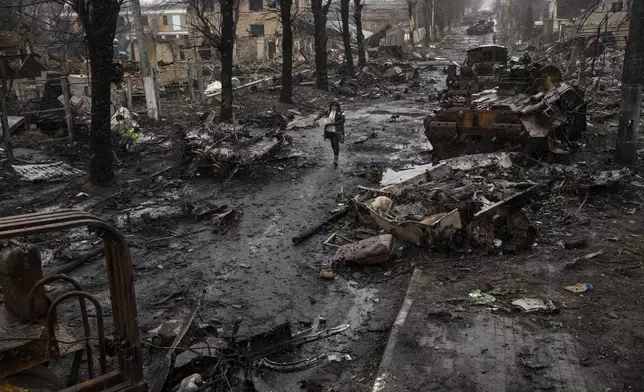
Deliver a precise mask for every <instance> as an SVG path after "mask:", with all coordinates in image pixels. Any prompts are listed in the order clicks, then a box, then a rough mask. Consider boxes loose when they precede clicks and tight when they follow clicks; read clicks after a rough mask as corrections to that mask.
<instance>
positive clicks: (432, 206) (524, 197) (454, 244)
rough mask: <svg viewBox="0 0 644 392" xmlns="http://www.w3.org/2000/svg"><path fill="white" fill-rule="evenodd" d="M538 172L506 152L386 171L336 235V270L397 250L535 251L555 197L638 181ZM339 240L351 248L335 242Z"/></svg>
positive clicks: (619, 174) (625, 174) (562, 168)
mask: <svg viewBox="0 0 644 392" xmlns="http://www.w3.org/2000/svg"><path fill="white" fill-rule="evenodd" d="M533 164H534V161H532V160H531V159H530V158H527V157H525V156H523V155H521V154H518V153H505V152H503V153H493V154H475V155H466V156H461V157H458V158H451V159H446V160H443V161H441V162H440V163H438V164H428V165H422V166H417V167H414V168H411V169H408V170H403V171H400V172H395V171H392V170H388V171H386V172H385V173H384V174H383V179H382V181H381V183H380V185H381V188H380V189H370V188H364V187H361V188H360V191H359V193H358V195H357V196H355V197H354V198H352V199H351V200H350V201H349V202H348V203H347V204H348V205H350V206H351V208H350V209H351V210H352V211H353V212H355V217H354V219H353V220H352V219H344V220H343V221H341V222H340V223H338V224H336V225H335V230H336V231H335V232H333V233H332V234H331V237H329V239H327V241H325V244H326V245H331V246H336V247H338V250H337V252H336V255H335V256H334V258H333V263H334V265H337V264H339V263H354V264H383V263H385V262H387V261H388V260H389V259H390V256H391V254H392V253H393V248H394V243H398V244H407V245H414V246H421V247H426V248H431V249H432V252H444V253H469V252H477V253H495V254H496V253H501V252H508V253H513V252H517V251H520V250H522V249H529V248H531V247H533V246H534V245H535V240H536V238H537V235H538V230H537V226H538V225H540V224H542V223H541V222H539V223H536V221H537V220H540V219H537V217H538V215H541V214H547V213H548V212H547V211H546V210H544V209H543V207H544V205H547V204H548V203H550V196H551V194H553V193H557V194H558V195H562V194H570V195H571V197H577V196H576V195H577V194H579V193H585V194H590V193H592V192H600V191H603V190H606V189H616V188H617V187H619V186H620V185H621V184H624V183H626V180H627V179H628V178H629V177H630V176H631V172H630V171H629V170H627V169H623V170H612V171H601V172H591V171H588V170H582V169H580V168H579V167H575V166H566V165H545V164H542V165H533ZM531 166H532V167H531ZM558 199H559V201H561V200H560V197H558ZM542 218H543V217H542ZM561 219H564V217H562V218H561ZM533 222H535V223H533ZM383 235H391V236H393V238H392V239H395V241H390V238H389V237H383ZM338 238H339V239H342V240H344V243H337V244H336V243H333V242H332V240H337V239H338ZM353 239H356V240H357V242H353ZM385 247H388V249H389V253H388V252H386V251H385V250H384V248H385ZM325 271H326V272H328V269H325Z"/></svg>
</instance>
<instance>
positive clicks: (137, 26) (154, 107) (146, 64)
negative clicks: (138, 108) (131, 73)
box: [130, 0, 159, 120]
mask: <svg viewBox="0 0 644 392" xmlns="http://www.w3.org/2000/svg"><path fill="white" fill-rule="evenodd" d="M130 7H131V8H130V9H131V10H132V18H133V19H134V20H133V21H132V22H133V23H134V30H135V32H136V42H137V43H138V44H139V57H140V58H139V63H140V65H141V75H142V76H143V89H144V90H145V102H146V104H147V107H148V117H149V118H151V119H153V120H158V119H159V100H158V99H157V96H158V94H157V86H156V84H155V82H154V77H153V76H152V70H151V69H150V59H149V58H148V46H147V40H146V39H145V32H144V31H143V23H142V20H141V19H142V18H143V17H142V15H141V4H140V3H139V0H130Z"/></svg>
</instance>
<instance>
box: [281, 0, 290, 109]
mask: <svg viewBox="0 0 644 392" xmlns="http://www.w3.org/2000/svg"><path fill="white" fill-rule="evenodd" d="M291 7H293V0H280V19H281V22H282V90H281V91H280V102H286V103H291V102H292V97H293V19H292V17H291Z"/></svg>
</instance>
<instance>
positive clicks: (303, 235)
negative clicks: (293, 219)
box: [292, 206, 350, 245]
mask: <svg viewBox="0 0 644 392" xmlns="http://www.w3.org/2000/svg"><path fill="white" fill-rule="evenodd" d="M349 210H350V206H345V207H343V208H342V209H341V210H340V211H338V212H335V213H334V214H333V215H331V216H330V217H329V218H327V219H326V220H324V221H322V222H320V223H318V224H316V225H315V226H313V227H311V228H310V229H307V230H306V231H304V232H302V233H300V234H298V235H296V236H295V237H293V239H292V242H293V245H297V244H299V243H300V242H302V241H304V240H306V239H307V238H309V237H311V236H312V235H314V234H315V233H317V232H318V231H320V230H321V229H322V228H323V227H324V226H325V225H327V224H331V223H334V222H337V221H339V220H340V219H342V218H344V217H345V216H346V215H347V214H348V213H349Z"/></svg>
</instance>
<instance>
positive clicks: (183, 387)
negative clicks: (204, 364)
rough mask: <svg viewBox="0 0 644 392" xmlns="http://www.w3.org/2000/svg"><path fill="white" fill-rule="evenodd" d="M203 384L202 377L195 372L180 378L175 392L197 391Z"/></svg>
mask: <svg viewBox="0 0 644 392" xmlns="http://www.w3.org/2000/svg"><path fill="white" fill-rule="evenodd" d="M201 384H203V378H202V377H201V375H200V374H199V373H195V374H193V375H191V376H188V377H186V378H184V379H183V380H181V383H180V384H179V388H177V392H197V391H198V390H199V388H200V387H201Z"/></svg>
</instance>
